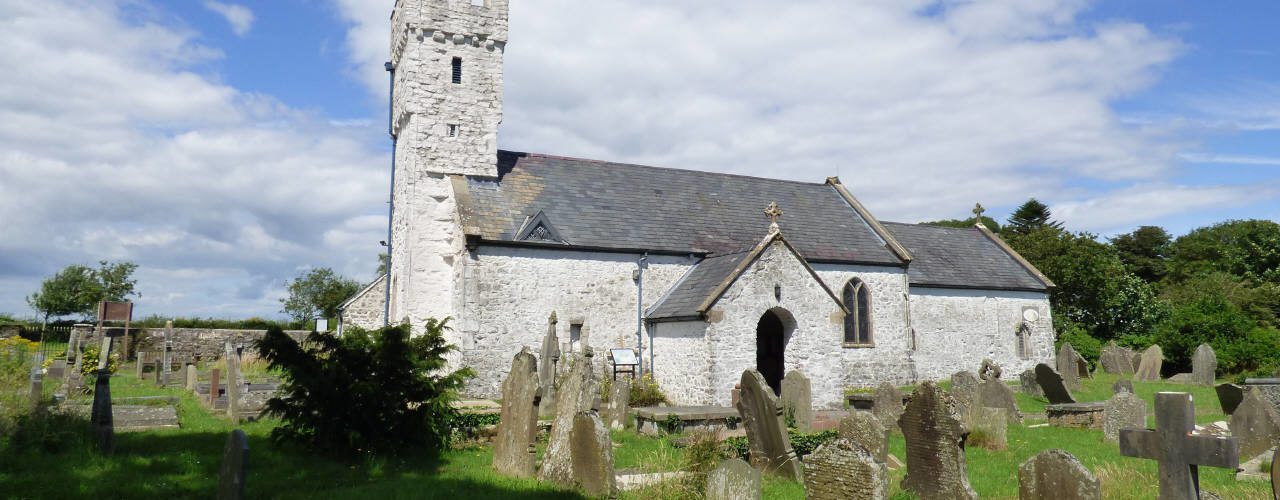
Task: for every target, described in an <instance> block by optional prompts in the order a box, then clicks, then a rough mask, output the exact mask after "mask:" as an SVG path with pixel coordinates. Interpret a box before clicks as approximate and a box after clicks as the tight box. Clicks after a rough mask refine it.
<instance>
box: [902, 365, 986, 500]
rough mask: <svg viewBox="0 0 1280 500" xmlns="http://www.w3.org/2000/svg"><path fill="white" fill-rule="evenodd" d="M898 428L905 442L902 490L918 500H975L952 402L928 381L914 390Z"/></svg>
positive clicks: (962, 435)
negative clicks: (905, 455)
mask: <svg viewBox="0 0 1280 500" xmlns="http://www.w3.org/2000/svg"><path fill="white" fill-rule="evenodd" d="M898 427H900V428H901V429H902V435H903V437H905V438H906V441H907V477H906V478H904V479H903V480H902V489H904V490H907V491H910V492H913V493H915V494H916V495H917V496H919V497H920V498H922V499H935V498H938V499H941V498H950V499H976V498H978V495H977V493H975V492H974V491H973V487H972V486H970V485H969V476H968V471H967V467H966V466H965V458H964V440H965V435H966V434H967V433H968V431H967V430H966V429H965V426H964V424H963V423H962V422H961V420H960V416H959V415H957V414H956V405H955V401H953V400H952V399H951V395H950V394H947V393H946V391H943V390H942V389H941V388H939V387H938V385H937V384H936V383H934V382H932V381H926V382H924V383H922V384H920V385H919V386H916V390H915V392H913V393H912V394H911V400H910V402H908V403H907V407H906V409H905V410H904V411H903V412H902V417H901V418H899V419H898Z"/></svg>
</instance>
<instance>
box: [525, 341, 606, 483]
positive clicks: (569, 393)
mask: <svg viewBox="0 0 1280 500" xmlns="http://www.w3.org/2000/svg"><path fill="white" fill-rule="evenodd" d="M585 351H586V352H585V353H584V355H583V356H576V355H575V356H571V357H566V361H567V363H568V365H569V371H567V372H565V373H564V375H563V376H562V377H561V379H560V383H559V391H557V397H556V401H555V404H556V411H555V420H553V421H552V422H551V436H550V437H549V438H548V440H547V451H546V453H545V454H543V457H542V468H541V469H540V470H539V471H538V479H540V480H542V481H547V482H551V483H555V484H558V485H561V486H567V487H573V486H575V485H576V483H577V481H575V480H574V477H573V473H574V470H575V469H574V467H573V454H572V440H571V434H572V431H573V421H574V419H575V418H576V417H577V415H578V414H579V413H582V412H584V411H588V410H590V409H591V406H592V402H594V401H595V397H596V393H597V392H599V390H598V389H597V386H598V382H597V381H596V379H595V376H594V371H593V370H592V369H591V356H592V353H591V349H590V348H587V349H585Z"/></svg>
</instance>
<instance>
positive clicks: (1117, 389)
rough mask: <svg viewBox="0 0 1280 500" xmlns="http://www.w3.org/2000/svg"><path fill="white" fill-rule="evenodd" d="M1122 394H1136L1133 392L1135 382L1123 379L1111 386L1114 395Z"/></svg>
mask: <svg viewBox="0 0 1280 500" xmlns="http://www.w3.org/2000/svg"><path fill="white" fill-rule="evenodd" d="M1121 392H1127V393H1129V394H1136V393H1135V392H1134V391H1133V381H1132V380H1129V379H1127V378H1122V379H1119V380H1116V382H1115V383H1114V384H1111V393H1112V394H1120V393H1121Z"/></svg>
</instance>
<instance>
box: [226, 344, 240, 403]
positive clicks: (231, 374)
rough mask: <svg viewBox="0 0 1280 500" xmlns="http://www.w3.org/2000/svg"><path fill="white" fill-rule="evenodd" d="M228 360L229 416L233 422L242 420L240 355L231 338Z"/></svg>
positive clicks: (228, 346)
mask: <svg viewBox="0 0 1280 500" xmlns="http://www.w3.org/2000/svg"><path fill="white" fill-rule="evenodd" d="M226 351H227V354H226V358H225V359H226V360H227V416H228V417H231V423H233V424H234V423H237V422H239V421H240V384H239V382H238V381H239V380H240V356H238V355H237V354H236V348H235V346H234V345H232V344H231V339H230V338H228V339H227V343H226Z"/></svg>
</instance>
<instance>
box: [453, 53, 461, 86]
mask: <svg viewBox="0 0 1280 500" xmlns="http://www.w3.org/2000/svg"><path fill="white" fill-rule="evenodd" d="M453 83H462V58H461V57H455V58H453Z"/></svg>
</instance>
